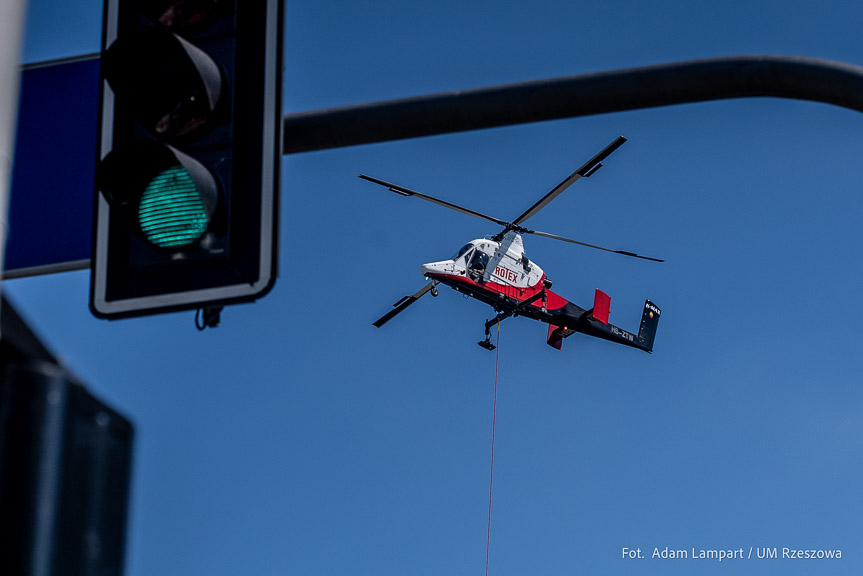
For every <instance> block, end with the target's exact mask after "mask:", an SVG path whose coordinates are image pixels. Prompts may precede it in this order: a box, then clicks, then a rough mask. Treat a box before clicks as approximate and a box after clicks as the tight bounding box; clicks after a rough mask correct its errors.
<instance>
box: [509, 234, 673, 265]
mask: <svg viewBox="0 0 863 576" xmlns="http://www.w3.org/2000/svg"><path fill="white" fill-rule="evenodd" d="M525 232H527V233H528V234H536V235H537V236H544V237H546V238H553V239H554V240H563V241H564V242H569V243H570V244H578V245H579V246H587V247H588V248H596V249H597V250H605V251H606V252H614V253H615V254H623V255H624V256H632V257H633V258H641V259H642V260H651V261H653V262H665V260H660V259H659V258H651V257H650V256H641V255H639V254H636V253H635V252H627V251H626V250H612V249H611V248H603V247H602V246H597V245H595V244H588V243H587V242H579V241H578V240H572V239H570V238H564V237H563V236H557V235H555V234H549V233H548V232H539V231H537V230H525Z"/></svg>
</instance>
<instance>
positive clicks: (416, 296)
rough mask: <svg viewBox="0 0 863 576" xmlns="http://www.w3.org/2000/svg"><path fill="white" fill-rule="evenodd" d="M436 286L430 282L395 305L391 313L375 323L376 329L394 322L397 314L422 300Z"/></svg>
mask: <svg viewBox="0 0 863 576" xmlns="http://www.w3.org/2000/svg"><path fill="white" fill-rule="evenodd" d="M434 285H435V283H434V282H429V283H428V284H426V285H425V286H423V287H422V288H420V290H419V291H418V292H417V293H416V294H414V295H413V296H405V297H404V298H402V299H401V300H399V301H398V302H396V303H395V304H393V310H390V311H389V312H387V313H386V314H384V315H383V316H381V317H380V318H378V320H377V321H376V322H375V323H374V326H375V327H376V328H380V327H381V326H383V325H384V324H386V323H387V322H389V321H390V320H392V319H393V317H394V316H395V315H396V314H398V313H399V312H401V311H402V310H404V309H405V308H407V307H408V306H410V305H411V304H413V303H414V302H416V301H417V300H419V299H420V298H422V297H423V296H424V295H425V293H426V292H428V291H429V290H431V289H432V286H434Z"/></svg>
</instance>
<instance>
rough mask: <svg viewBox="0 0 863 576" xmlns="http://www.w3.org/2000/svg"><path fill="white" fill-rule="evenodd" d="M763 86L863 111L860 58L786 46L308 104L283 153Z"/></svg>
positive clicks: (777, 93)
mask: <svg viewBox="0 0 863 576" xmlns="http://www.w3.org/2000/svg"><path fill="white" fill-rule="evenodd" d="M765 96H767V97H774V98H793V99H798V100H809V101H815V102H823V103H827V104H833V105H836V106H842V107H844V108H849V109H851V110H856V111H858V112H863V67H860V66H854V65H851V64H844V63H840V62H832V61H828V60H818V59H814V58H799V57H793V56H773V55H766V56H736V57H724V58H711V59H705V60H690V61H685V62H674V63H670V64H660V65H657V66H643V67H638V68H627V69H623V70H612V71H607V72H597V73H593V74H581V75H577V76H567V77H562V78H552V79H547V80H537V81H533V82H521V83H517V84H506V85H502V86H491V87H487V88H478V89H474V90H459V91H455V92H444V93H440V94H431V95H426V96H417V97H413V98H403V99H399V100H389V101H383V102H372V103H369V104H360V105H355V106H345V107H340V108H330V109H324V110H311V111H308V112H299V113H294V114H287V115H285V117H284V135H285V136H284V137H285V142H284V153H285V154H295V153H299V152H311V151H314V150H326V149H329V148H339V147H343V146H356V145H359V144H371V143H375V142H386V141H389V140H400V139H404V138H416V137H420V136H432V135H435V134H446V133H449V132H462V131H466V130H477V129H482V128H495V127H499V126H508V125H512V124H523V123H528V122H539V121H543V120H559V119H562V118H574V117H578V116H589V115H593V114H605V113H609V112H621V111H624V110H637V109H642V108H652V107H657V106H670V105H673V104H686V103H691V102H704V101H710V100H723V99H729V98H753V97H765Z"/></svg>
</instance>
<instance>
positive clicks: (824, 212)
mask: <svg viewBox="0 0 863 576" xmlns="http://www.w3.org/2000/svg"><path fill="white" fill-rule="evenodd" d="M100 18H101V8H100V6H99V5H98V3H96V2H92V1H91V2H81V1H78V0H69V1H67V2H56V1H53V2H52V1H49V0H31V1H30V13H29V19H28V28H27V37H26V44H25V47H24V51H23V54H24V59H25V61H26V62H35V61H40V60H45V59H50V58H57V57H63V56H71V55H76V54H83V53H88V52H94V51H96V50H97V49H98V45H99V34H100V27H101V23H100ZM861 29H863V4H860V3H859V2H847V1H844V0H843V1H838V0H819V1H817V2H816V1H814V0H812V1H791V2H789V1H787V0H783V1H780V0H775V1H759V0H745V1H744V0H733V1H727V2H710V3H708V2H689V1H687V2H684V1H671V0H659V1H656V2H637V1H634V0H609V1H606V2H590V3H588V2H561V1H558V2H551V1H546V0H536V1H534V2H530V3H527V2H499V1H498V2H490V1H470V0H469V1H464V0H459V1H455V0H441V1H439V2H394V1H389V0H386V1H380V2H371V3H359V2H353V3H349V2H339V1H335V0H315V1H302V0H299V1H292V2H290V3H289V4H288V8H287V28H286V30H287V32H286V48H285V49H286V74H285V100H284V104H285V111H286V112H295V111H301V110H308V109H315V108H323V107H329V106H335V105H344V104H353V103H361V102H368V101H375V100H380V99H388V98H397V97H403V96H411V95H420V94H426V93H432V92H438V91H444V90H455V89H461V88H471V87H480V86H487V85H493V84H500V83H507V82H516V81H523V80H531V79H540V78H548V77H554V76H562V75H570V74H579V73H584V72H592V71H601V70H611V69H616V68H623V67H629V66H637V65H646V64H658V63H664V62H672V61H679V60H687V59H693V58H702V57H712V56H728V55H738V54H790V55H799V56H809V57H819V58H826V59H831V60H836V61H841V62H848V63H853V64H863V56H861V54H863V40H861ZM619 134H623V135H625V136H626V137H627V138H628V139H629V142H627V143H626V144H625V145H624V146H623V147H622V148H621V149H620V150H618V151H617V152H615V153H614V155H613V156H612V157H610V158H609V159H608V161H607V162H606V163H605V164H606V165H605V167H604V168H603V169H602V170H601V171H600V172H598V173H597V174H596V175H595V176H594V177H592V178H590V179H589V180H583V181H580V182H577V183H576V184H575V185H574V186H573V187H572V188H570V189H569V190H568V191H567V192H566V194H564V195H563V196H561V197H560V198H558V199H557V200H555V201H554V203H553V204H552V205H551V206H550V207H549V208H548V209H546V210H545V211H543V212H542V213H541V214H540V215H538V216H536V217H535V218H534V219H532V220H531V225H532V226H535V227H536V228H539V229H541V230H544V231H548V232H552V233H555V234H560V235H564V236H568V237H572V238H576V239H579V240H583V241H586V242H592V243H597V244H602V245H607V246H610V247H612V248H621V249H624V250H632V251H637V252H639V253H643V254H647V255H651V256H658V257H661V258H665V259H667V262H666V263H665V264H655V263H651V262H643V261H637V260H634V259H629V258H624V257H621V256H616V255H612V254H606V253H601V252H597V251H591V250H588V249H585V248H580V247H577V246H571V245H567V244H564V243H559V242H554V241H552V240H547V239H543V238H527V239H526V248H527V251H528V254H529V255H530V257H531V259H533V260H535V261H536V262H537V263H538V264H539V265H540V266H542V267H543V268H544V269H545V270H546V272H547V273H548V275H549V276H550V278H551V279H552V280H553V281H554V286H555V291H557V292H559V293H560V294H562V295H563V296H565V297H567V298H569V299H571V300H573V301H574V302H576V303H579V304H581V305H583V306H585V307H589V305H590V303H591V302H592V298H593V291H594V289H595V288H601V289H603V290H604V291H605V292H607V293H608V294H609V295H611V298H612V303H611V321H612V322H613V323H615V324H617V325H619V326H622V327H623V328H626V329H629V330H634V329H636V328H637V325H638V320H639V318H640V314H641V308H642V305H643V302H644V299H645V298H650V299H651V300H652V301H653V302H655V303H657V304H658V305H659V306H660V307H661V308H662V310H663V315H662V322H661V324H660V326H659V332H658V336H657V340H656V346H655V351H654V353H653V354H652V355H648V354H645V353H643V352H640V351H637V350H634V349H630V348H625V347H622V346H616V345H613V344H611V343H608V342H603V341H598V340H593V339H590V338H587V337H585V336H581V335H576V336H573V337H571V338H569V339H567V340H566V341H565V342H564V346H563V350H562V351H561V352H558V351H556V350H554V349H552V348H550V347H548V346H547V345H546V344H545V335H546V327H545V325H542V324H539V323H536V322H532V321H530V320H526V319H519V318H517V319H511V320H507V321H505V322H504V323H503V325H502V328H501V335H500V338H501V345H500V375H499V382H498V386H499V391H498V404H497V407H498V410H497V436H496V444H495V470H494V472H495V476H494V503H493V512H492V527H491V554H490V566H489V573H490V574H498V575H522V574H692V573H702V574H714V573H717V574H718V573H721V574H735V575H737V574H783V575H787V574H814V573H819V574H860V572H861V570H863V516H861V510H863V492H861V489H860V487H861V486H863V388H861V382H863V379H861V374H863V355H861V354H860V348H861V344H860V337H859V331H860V327H861V325H863V300H861V297H860V294H861V291H863V290H861V289H863V276H861V269H860V258H861V254H863V239H861V235H860V232H859V231H860V215H861V213H863V195H861V194H860V190H861V184H860V183H861V177H863V168H861V163H860V159H861V157H860V153H861V144H860V142H861V140H860V135H861V134H863V116H861V115H860V114H859V113H856V112H852V111H849V110H846V109H840V108H836V107H832V106H829V105H825V104H815V103H808V102H799V101H790V100H777V99H748V100H734V101H725V102H713V103H703V104H692V105H685V106H676V107H667V108H661V109H652V110H644V111H636V112H625V113H617V114H610V115H603V116H595V117H590V118H581V119H571V120H564V121H555V122H548V123H542V124H533V125H526V126H517V127H507V128H500V129H494V130H486V131H480V132H472V133H465V134H458V135H445V136H439V137H431V138H424V139H417V140H410V141H403V142H392V143H385V144H378V145H370V146H362V147H354V148H347V149H342V150H332V151H324V152H316V153H308V154H301V155H295V156H289V157H286V158H285V160H284V163H283V169H284V170H283V191H282V199H283V202H282V206H283V211H282V215H281V216H282V219H281V223H282V244H281V249H282V254H281V276H280V279H279V281H278V282H277V284H276V286H275V289H274V290H273V292H272V293H271V294H270V295H269V296H267V297H266V298H265V299H263V300H261V301H260V302H258V303H255V304H253V305H244V306H237V307H234V308H230V309H227V310H226V311H225V312H224V313H223V321H222V326H221V327H219V328H218V329H216V330H211V331H206V332H204V333H199V332H198V331H197V330H195V327H194V313H179V314H172V315H168V316H162V317H153V318H145V319H135V320H125V321H118V322H105V321H100V320H97V319H95V318H93V317H91V316H90V314H89V311H88V308H87V297H88V283H89V276H88V274H87V273H86V272H74V273H66V274H61V275H53V276H48V277H41V278H33V279H25V280H17V281H10V282H7V283H6V288H7V289H8V291H9V293H10V295H11V298H12V299H13V301H14V302H15V303H17V305H18V307H19V308H20V309H21V311H22V313H23V314H24V315H25V316H27V317H28V318H29V319H30V320H31V321H32V323H33V325H34V326H35V327H36V328H37V330H38V331H39V332H40V333H41V334H42V336H43V337H44V339H45V340H46V341H47V342H48V344H49V345H50V346H51V347H52V348H53V349H54V350H55V351H56V353H57V354H58V355H59V356H61V357H62V358H63V360H64V361H65V362H66V363H68V365H69V366H70V367H71V368H72V369H73V370H74V372H75V373H77V375H78V376H79V377H80V378H81V379H82V380H83V381H84V382H86V383H87V385H88V386H89V387H90V389H91V390H92V391H93V393H94V394H96V395H98V396H99V397H101V398H103V399H104V400H106V401H108V402H109V403H111V404H112V405H113V406H115V407H116V408H117V409H118V410H120V411H122V412H124V413H125V414H127V415H129V417H130V418H131V419H132V420H133V421H134V422H135V425H136V429H137V443H136V446H135V464H134V481H133V482H134V483H133V487H132V500H131V509H130V510H131V513H130V530H129V540H128V554H127V562H128V570H127V573H128V574H129V575H130V576H149V575H152V574H207V575H208V576H223V575H225V576H227V575H236V574H256V575H282V574H347V573H350V574H374V575H390V574H392V575H396V574H398V575H401V574H406V573H409V574H429V575H432V574H434V575H438V574H481V573H483V572H484V567H485V547H486V526H487V513H488V486H489V457H490V448H491V424H492V395H493V386H494V370H495V354H494V353H489V352H487V351H486V350H483V349H482V348H479V347H478V346H476V344H475V342H476V341H477V340H479V339H480V338H481V336H482V324H483V322H484V321H485V319H487V318H490V317H491V314H492V312H491V310H490V309H489V308H487V307H486V306H484V305H482V304H480V303H479V302H477V301H475V300H464V299H462V297H461V296H460V295H459V294H457V293H455V292H452V291H450V290H442V291H441V295H440V296H439V297H438V298H437V299H433V298H431V297H426V298H424V299H423V300H422V301H420V302H419V303H417V304H416V305H415V306H413V307H412V308H410V309H409V310H408V311H407V312H405V313H404V314H402V315H401V316H399V317H398V318H397V319H395V320H393V321H392V322H391V323H390V324H388V325H387V326H386V327H385V328H383V329H380V330H378V329H375V328H373V327H372V325H371V323H372V322H373V321H374V320H375V319H376V318H378V317H379V316H380V315H382V314H383V313H384V312H386V311H387V310H388V309H389V307H390V305H391V304H392V303H393V302H395V301H396V300H397V299H398V298H400V297H401V296H403V295H405V294H409V293H413V292H414V291H416V290H417V289H418V288H420V287H421V286H422V284H423V278H422V277H421V275H420V273H419V266H420V264H421V263H423V262H428V261H432V260H439V259H441V258H445V257H449V256H450V255H451V254H452V253H453V252H454V251H455V250H456V249H457V248H458V247H459V246H461V245H462V244H463V243H464V242H465V241H467V240H470V239H473V238H479V237H482V236H483V235H486V234H493V233H495V232H497V231H498V230H497V229H496V228H495V227H494V225H486V223H484V222H482V221H480V220H475V219H472V218H469V217H466V216H463V215H461V214H457V213H455V212H450V211H447V210H444V209H442V208H439V207H437V206H434V205H431V204H427V203H423V202H418V201H416V200H412V199H405V198H401V197H398V196H396V195H394V194H391V193H389V192H387V191H386V190H385V189H383V188H380V187H376V186H374V185H372V184H370V183H368V182H364V181H361V180H359V179H357V178H356V175H357V174H359V173H361V172H362V173H367V174H370V175H372V176H376V177H378V178H382V179H385V180H389V181H392V182H395V183H398V184H401V185H403V186H407V187H410V188H414V189H417V190H420V191H423V192H425V193H427V194H432V195H435V196H438V197H441V198H445V199H448V200H450V201H454V202H458V203H460V204H463V205H465V206H468V207H470V208H474V209H476V210H479V211H482V212H486V213H489V214H491V215H493V216H496V217H499V218H502V219H510V218H514V217H515V216H516V215H518V214H520V213H521V212H523V211H524V210H525V209H526V208H527V207H529V206H530V205H531V204H532V203H533V202H534V201H535V200H536V199H538V198H539V197H540V196H542V195H543V194H545V193H546V192H547V191H548V190H550V189H551V188H552V187H553V186H554V185H555V184H557V183H558V182H559V181H560V180H561V179H562V178H563V177H565V176H566V175H568V174H569V173H570V172H571V171H572V170H574V169H575V168H576V167H578V166H579V165H580V164H581V163H582V162H584V161H585V160H586V159H587V158H590V157H591V156H592V155H593V154H594V153H595V152H597V151H598V150H600V149H601V148H602V147H603V146H605V145H606V144H608V143H609V142H611V141H612V140H613V139H614V138H615V137H616V136H617V135H619ZM46 241H54V242H56V241H62V239H57V238H46ZM625 547H626V548H630V549H636V548H641V549H642V554H643V555H645V556H647V558H644V559H624V558H622V552H623V548H625ZM665 547H669V548H671V549H686V550H688V551H690V554H691V550H692V549H695V550H696V551H698V550H700V549H706V550H713V549H739V548H743V549H744V551H745V552H747V553H748V552H749V550H750V548H752V549H753V550H756V549H757V548H765V547H766V548H771V549H772V548H774V547H775V548H777V549H778V550H779V553H780V555H781V552H782V548H783V547H787V548H791V549H828V550H834V549H838V550H841V551H842V559H841V560H791V559H776V560H756V559H755V558H754V557H755V555H756V554H755V552H753V559H751V560H726V561H723V562H721V563H720V562H718V561H716V560H692V559H687V560H659V559H650V558H649V556H650V555H651V554H652V552H653V549H654V548H659V549H660V550H662V549H664V548H665Z"/></svg>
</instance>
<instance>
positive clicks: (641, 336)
mask: <svg viewBox="0 0 863 576" xmlns="http://www.w3.org/2000/svg"><path fill="white" fill-rule="evenodd" d="M661 313H662V312H661V310H660V309H659V307H658V306H656V304H654V303H653V302H651V301H650V300H645V301H644V312H643V313H642V314H641V325H640V326H639V327H638V343H639V344H640V345H641V347H642V348H644V349H645V350H647V351H648V352H653V340H654V338H656V327H657V326H659V315H660V314H661Z"/></svg>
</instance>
